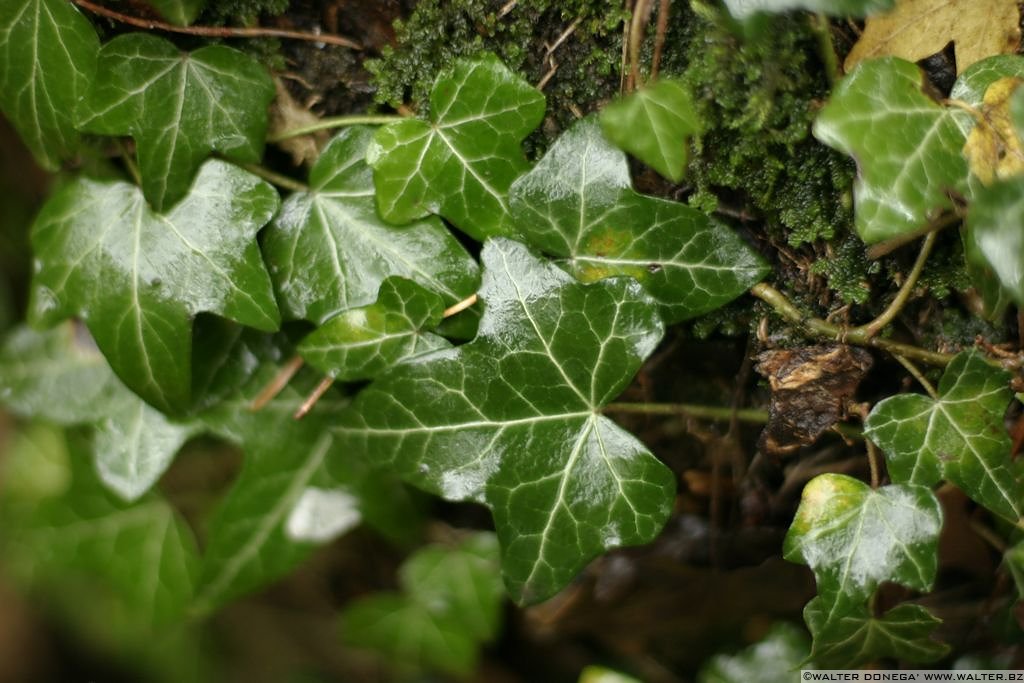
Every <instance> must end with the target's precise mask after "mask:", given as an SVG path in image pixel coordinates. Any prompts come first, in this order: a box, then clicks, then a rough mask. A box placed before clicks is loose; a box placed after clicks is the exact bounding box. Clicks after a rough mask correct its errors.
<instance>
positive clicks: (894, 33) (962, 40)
mask: <svg viewBox="0 0 1024 683" xmlns="http://www.w3.org/2000/svg"><path fill="white" fill-rule="evenodd" d="M1019 23H1020V13H1019V12H1018V10H1017V2H1016V0H896V5H895V7H893V9H892V11H891V12H887V13H885V14H881V15H878V16H873V17H870V18H869V19H868V20H867V23H866V24H865V26H864V32H863V33H862V34H861V36H860V39H858V40H857V42H856V44H854V46H853V49H851V50H850V53H849V54H848V55H847V56H846V61H845V62H844V64H843V66H844V68H845V69H846V71H850V70H852V69H853V68H854V67H855V66H856V65H857V64H859V63H861V62H863V61H864V60H867V59H874V58H876V57H885V56H894V57H901V58H903V59H906V60H909V61H911V62H916V61H917V60H919V59H924V58H925V57H929V56H931V55H933V54H935V53H937V52H942V50H943V49H944V48H945V47H946V45H948V44H949V43H950V41H952V42H953V43H954V45H955V49H956V67H957V73H963V71H964V70H965V69H966V68H967V67H969V66H970V65H972V64H974V63H975V62H977V61H979V60H981V59H984V58H985V57H990V56H992V55H998V54H1012V53H1014V52H1016V51H1017V47H1018V46H1019V45H1020V28H1019V26H1018V24H1019Z"/></svg>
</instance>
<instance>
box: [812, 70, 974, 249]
mask: <svg viewBox="0 0 1024 683" xmlns="http://www.w3.org/2000/svg"><path fill="white" fill-rule="evenodd" d="M922 87H923V74H922V73H921V71H920V69H918V68H917V66H915V65H914V64H912V63H910V62H906V61H903V60H901V59H898V58H894V57H887V58H882V59H873V60H870V61H867V62H864V63H862V64H860V65H858V66H857V68H856V69H855V70H854V71H853V73H851V74H850V75H849V76H847V77H846V78H844V79H843V80H842V82H840V84H839V85H838V86H837V87H836V89H835V91H834V92H833V95H832V97H831V99H830V100H829V102H828V104H826V105H825V107H824V109H822V111H821V114H820V115H819V116H818V118H817V120H816V121H815V123H814V135H815V136H816V137H817V138H818V139H819V140H821V141H822V142H824V143H825V144H826V145H829V146H830V147H834V148H836V149H838V150H840V151H842V152H845V153H846V154H849V155H851V156H852V157H853V158H854V159H856V160H857V165H858V175H857V181H856V183H855V185H854V190H853V191H854V203H855V207H854V208H855V221H854V226H855V228H856V230H857V233H858V234H859V235H860V237H861V239H863V240H864V241H865V242H866V243H868V244H873V243H875V242H881V241H883V240H887V239H890V238H894V237H899V236H901V235H906V234H908V233H912V232H914V231H915V230H918V229H920V228H922V227H924V226H925V224H927V222H928V221H929V219H931V218H933V217H935V216H936V215H937V214H938V213H939V212H941V211H942V210H944V209H949V208H952V206H953V203H952V201H951V200H950V198H949V193H950V192H951V191H952V192H961V193H963V192H965V191H966V182H967V163H966V161H965V160H964V157H963V155H962V154H961V149H962V148H963V145H964V140H965V133H964V132H963V129H964V128H966V125H965V124H964V125H962V124H960V123H959V122H958V119H960V118H962V117H967V116H969V115H968V114H966V113H965V112H962V111H959V110H952V109H946V108H944V107H942V106H941V105H939V103H937V102H935V101H934V100H933V99H931V98H930V97H929V96H928V95H926V94H925V93H924V92H923V91H922Z"/></svg>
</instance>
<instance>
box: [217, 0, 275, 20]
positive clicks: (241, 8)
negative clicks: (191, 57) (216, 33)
mask: <svg viewBox="0 0 1024 683" xmlns="http://www.w3.org/2000/svg"><path fill="white" fill-rule="evenodd" d="M288 5H289V1H288V0H207V3H206V7H205V8H204V9H203V13H202V16H201V20H202V23H204V24H212V25H215V26H216V25H220V24H228V23H234V22H236V21H237V20H238V19H242V20H249V19H253V18H255V17H258V16H260V15H269V16H277V15H278V14H282V13H283V12H284V11H285V10H286V9H288Z"/></svg>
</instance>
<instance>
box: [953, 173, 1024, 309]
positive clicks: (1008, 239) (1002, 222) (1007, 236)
mask: <svg viewBox="0 0 1024 683" xmlns="http://www.w3.org/2000/svg"><path fill="white" fill-rule="evenodd" d="M1022 193H1024V178H1021V177H1016V178H1010V179H1007V180H1000V181H997V182H996V183H994V184H993V185H992V186H991V187H986V188H982V189H979V190H978V192H977V193H976V195H975V198H974V201H973V202H972V203H971V206H970V209H969V212H968V214H967V228H966V230H965V231H964V252H965V255H966V256H967V263H968V265H969V266H970V268H971V271H972V273H979V274H981V277H986V276H990V277H992V279H993V280H994V281H995V283H996V285H997V286H998V287H999V290H1000V293H1002V294H1003V295H1004V296H1006V297H1008V298H1009V299H1011V300H1012V301H1014V302H1015V303H1016V304H1017V305H1018V306H1024V235H1022V234H1021V229H1020V226H1021V220H1022V217H1024V194H1022ZM978 284H980V285H982V286H984V282H979V283H978ZM990 298H991V295H990Z"/></svg>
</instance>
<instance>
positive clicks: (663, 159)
mask: <svg viewBox="0 0 1024 683" xmlns="http://www.w3.org/2000/svg"><path fill="white" fill-rule="evenodd" d="M601 130H602V131H604V134H605V137H607V138H608V139H609V140H610V141H611V142H612V143H614V144H615V145H616V146H617V147H619V148H620V149H624V150H625V151H627V152H629V153H630V154H632V155H633V156H635V157H636V158H637V159H639V160H640V161H642V162H644V163H645V164H647V165H648V166H650V167H651V168H653V169H654V170H655V171H657V172H658V173H660V174H661V175H663V176H664V177H666V178H668V179H669V180H671V181H673V182H677V183H678V182H679V181H680V180H682V178H683V171H684V169H685V168H686V157H687V151H688V147H689V138H690V136H692V135H696V134H698V133H700V131H701V123H700V119H699V118H698V116H697V111H696V109H695V108H694V105H693V98H692V97H690V92H689V91H688V90H687V89H686V86H684V85H683V84H682V83H680V82H679V81H674V80H671V79H660V80H658V81H655V82H654V83H652V84H649V85H646V86H645V87H643V88H641V89H640V90H637V91H636V92H633V93H630V94H629V95H627V96H626V97H624V98H622V99H620V100H617V101H615V102H612V103H611V104H609V105H608V106H607V107H605V108H604V109H603V110H602V111H601Z"/></svg>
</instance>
